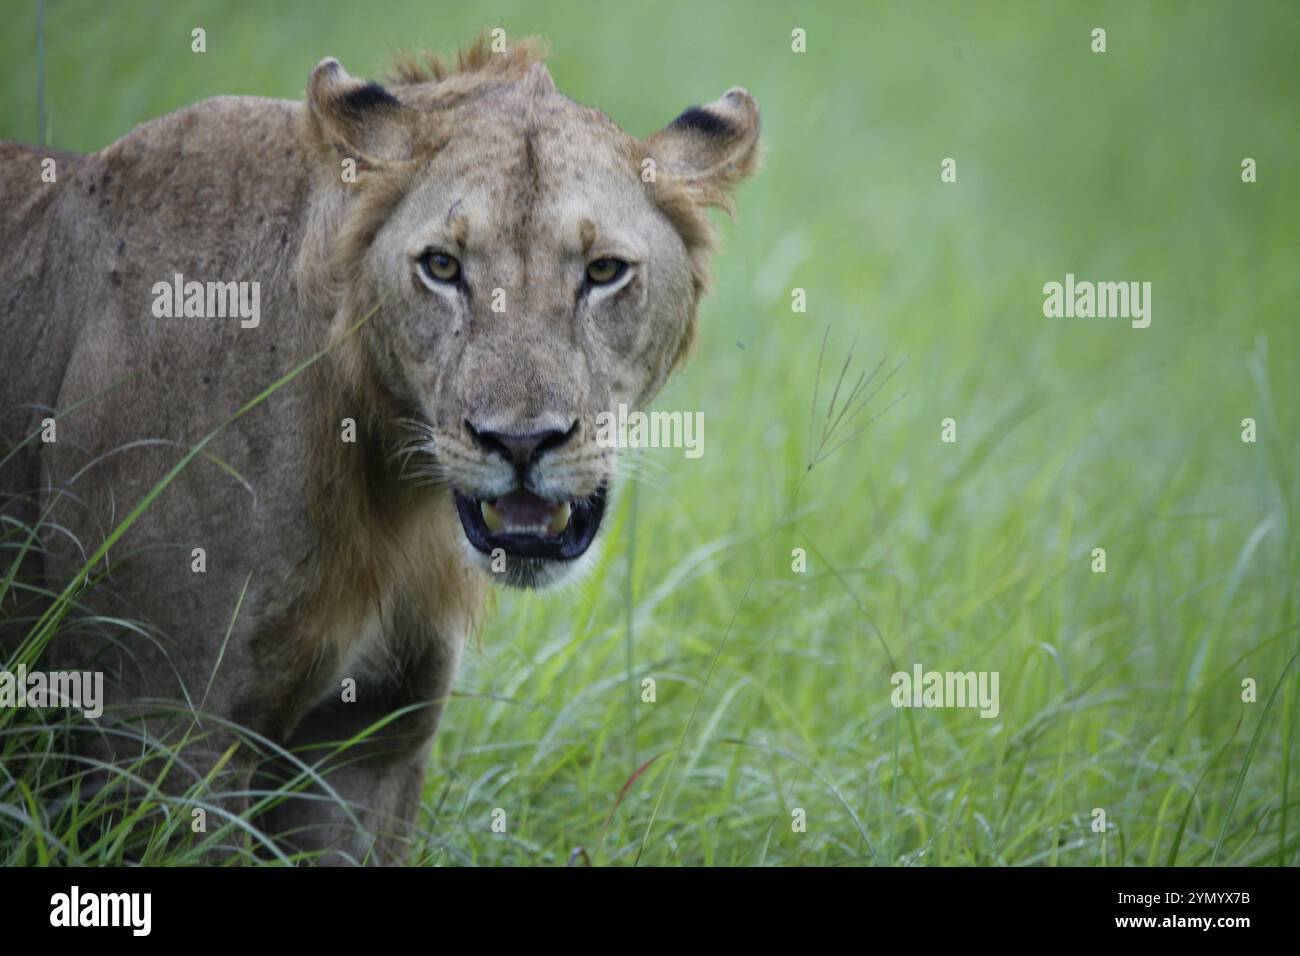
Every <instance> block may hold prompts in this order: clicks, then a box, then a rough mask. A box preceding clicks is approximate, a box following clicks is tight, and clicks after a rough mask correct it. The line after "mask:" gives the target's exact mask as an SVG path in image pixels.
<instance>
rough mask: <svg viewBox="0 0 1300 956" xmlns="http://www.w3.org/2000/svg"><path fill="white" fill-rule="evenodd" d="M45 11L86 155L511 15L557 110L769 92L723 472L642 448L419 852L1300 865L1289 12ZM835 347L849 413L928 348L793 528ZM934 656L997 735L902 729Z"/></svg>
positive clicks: (285, 7) (495, 635) (713, 365)
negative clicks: (965, 679) (590, 553)
mask: <svg viewBox="0 0 1300 956" xmlns="http://www.w3.org/2000/svg"><path fill="white" fill-rule="evenodd" d="M3 7H4V11H3V12H4V17H5V22H6V24H7V26H6V29H5V31H4V33H3V35H0V55H2V57H3V59H2V62H3V63H4V64H5V65H4V68H3V70H4V78H5V88H6V90H7V91H8V95H7V96H6V105H5V109H4V111H3V113H0V138H8V139H18V140H23V141H26V142H34V141H35V140H36V138H37V115H36V102H37V95H36V81H35V77H36V53H35V32H36V12H35V4H34V3H26V2H17V0H4V3H3ZM45 16H46V68H47V93H46V104H47V124H48V130H49V142H50V145H52V146H55V147H58V148H63V149H73V150H82V151H86V150H93V149H97V148H100V147H102V146H104V145H106V144H107V143H109V142H111V141H112V140H114V139H115V138H117V137H118V136H120V135H122V134H124V133H125V132H127V130H129V129H130V128H131V127H132V126H134V125H136V124H137V123H140V122H142V121H144V120H146V119H149V118H151V117H154V116H158V115H161V114H163V113H166V112H169V111H171V110H175V109H178V108H180V107H183V106H185V105H188V104H190V103H192V102H194V101H196V100H199V99H202V98H204V97H208V96H215V95H219V94H250V95H258V96H272V97H286V98H297V97H300V95H301V91H302V87H303V85H304V83H305V80H306V77H307V74H308V72H309V70H310V69H311V67H312V65H313V64H314V63H315V62H316V61H317V60H319V59H320V58H321V57H324V56H327V55H332V56H337V57H338V58H339V59H340V60H341V61H342V62H343V63H344V65H345V66H346V67H347V69H348V70H349V71H350V72H352V73H354V74H356V75H366V76H377V75H380V74H382V73H383V72H384V67H385V65H386V63H387V62H388V61H389V60H390V59H391V57H392V56H393V54H395V53H396V52H398V51H400V50H409V49H418V48H424V47H427V48H432V49H437V50H441V51H450V50H452V49H454V48H455V47H456V46H457V45H459V44H462V43H465V42H468V41H469V40H471V39H472V38H473V37H474V36H475V35H477V34H478V33H479V32H481V31H484V30H488V29H491V28H492V27H496V26H501V27H504V28H505V29H506V30H507V31H508V34H509V35H510V36H513V37H517V36H521V35H524V34H530V33H536V34H540V35H542V36H544V37H546V38H547V39H548V40H549V41H550V44H551V48H552V55H551V59H550V66H551V70H552V73H553V75H554V76H555V79H556V81H557V83H558V85H559V86H560V88H561V89H562V90H563V91H564V92H566V93H568V94H569V95H571V96H573V97H574V98H575V99H578V100H580V101H582V102H585V103H588V104H591V105H594V106H598V107H600V108H601V109H603V110H605V111H606V112H608V113H609V114H610V115H611V116H612V117H614V118H615V119H616V120H617V121H618V122H619V123H620V124H621V125H622V126H623V127H624V128H625V129H628V130H629V131H630V132H633V133H636V134H638V135H644V134H647V133H649V132H651V131H653V130H655V129H657V128H659V127H660V126H662V125H663V124H665V123H667V122H668V121H670V120H671V119H672V118H673V117H674V116H676V115H677V113H679V112H680V111H681V110H682V109H683V108H685V107H686V106H688V105H692V104H697V103H701V102H706V101H708V100H711V99H714V98H715V97H717V96H719V95H720V94H721V93H722V92H724V91H725V90H726V89H727V88H728V87H729V86H732V85H736V84H739V85H743V86H745V87H746V88H747V89H749V91H750V92H751V93H753V94H754V96H755V97H756V98H757V100H758V101H759V103H760V105H761V107H762V109H763V122H764V140H765V143H766V150H767V162H766V165H765V167H764V169H763V171H762V172H761V174H760V175H759V177H758V178H757V179H755V180H754V181H752V182H751V183H750V184H748V185H746V186H745V187H744V188H743V190H742V192H741V196H740V200H739V213H738V217H737V220H736V222H735V223H734V225H732V224H728V225H726V226H725V227H724V231H725V234H726V237H727V238H726V243H725V247H724V250H723V253H722V254H721V256H720V257H719V258H718V259H717V261H716V266H717V268H716V272H717V276H718V281H717V288H716V290H715V291H714V293H713V294H712V295H711V296H710V298H708V299H707V300H706V301H705V303H704V305H703V307H702V310H701V341H700V345H699V348H698V349H697V351H696V353H695V357H694V359H693V361H692V362H691V364H690V365H688V367H687V368H686V369H685V370H684V371H683V372H682V373H681V374H679V375H678V376H677V377H676V379H675V380H674V381H673V382H672V383H671V384H670V385H669V387H668V388H667V390H666V391H665V392H664V394H663V395H662V396H661V397H660V399H659V400H658V402H657V403H656V406H657V407H661V408H668V409H699V410H702V411H703V412H704V415H705V421H706V431H705V440H706V444H705V455H704V457H703V458H701V459H698V460H685V459H683V458H682V457H681V453H680V452H673V451H667V450H665V451H659V452H654V453H651V457H652V460H653V461H654V462H655V463H657V464H660V465H662V466H663V467H662V469H660V468H657V467H656V468H653V469H652V470H651V474H650V478H649V480H647V481H645V482H639V483H637V484H636V486H635V489H634V490H631V489H629V490H628V493H625V494H624V495H623V496H622V498H621V503H620V506H619V510H618V512H617V514H616V515H615V516H614V517H615V519H616V520H615V521H614V523H613V527H612V528H611V529H610V530H611V531H613V533H612V534H611V535H610V536H609V538H608V539H607V544H606V550H605V551H604V554H603V557H602V560H601V563H600V565H599V567H598V568H597V571H596V573H595V574H594V575H593V576H592V578H591V579H590V580H589V581H587V582H586V583H585V584H583V585H582V586H580V587H576V588H572V589H569V590H568V591H566V592H563V593H561V594H556V595H543V596H536V595H516V594H509V595H504V596H503V597H502V598H501V599H500V600H499V602H498V610H497V613H496V614H495V616H494V617H493V619H492V622H491V624H490V625H489V627H488V629H487V631H486V633H485V634H484V636H483V640H482V646H481V647H480V648H478V649H477V650H472V651H471V652H469V653H468V654H467V661H466V666H465V668H464V669H463V671H462V674H461V676H460V678H459V680H458V682H457V698H456V699H455V700H454V701H453V702H452V704H451V706H450V708H449V711H448V714H447V716H446V718H445V719H444V722H443V727H442V730H441V732H440V734H439V737H438V739H437V742H436V752H435V760H434V769H433V771H432V774H431V777H430V781H429V785H428V791H427V805H428V814H429V818H428V819H427V821H426V822H427V824H428V826H429V828H430V829H431V831H432V832H433V833H434V834H435V835H434V836H433V837H432V838H431V839H430V840H429V842H428V846H427V847H426V848H425V850H424V852H423V854H422V858H423V859H425V860H426V861H428V862H446V863H458V862H470V863H479V864H482V863H515V864H523V863H538V864H557V863H564V862H565V861H566V860H568V859H569V858H570V856H571V854H572V853H573V851H574V850H575V849H576V848H581V849H582V850H584V851H585V853H586V855H587V858H588V859H590V860H592V861H594V862H597V863H610V862H630V861H632V860H634V859H639V860H640V862H642V863H656V864H669V863H707V864H853V863H878V864H887V863H893V864H1053V863H1056V864H1085V865H1091V864H1109V865H1117V864H1132V863H1165V862H1170V861H1176V862H1179V863H1205V862H1211V861H1213V862H1217V863H1267V864H1291V865H1294V864H1295V863H1296V862H1297V861H1300V852H1298V849H1297V848H1298V847H1300V806H1298V805H1297V795H1298V794H1300V781H1297V779H1296V775H1297V774H1296V768H1295V763H1296V760H1297V757H1298V756H1300V746H1298V745H1297V733H1296V730H1297V720H1298V719H1300V665H1292V666H1291V667H1290V670H1289V671H1288V670H1287V667H1288V663H1289V662H1290V661H1291V660H1292V658H1293V657H1294V655H1295V654H1296V653H1297V649H1298V648H1300V634H1298V632H1297V625H1298V623H1300V621H1298V614H1297V596H1298V590H1300V589H1298V587H1297V581H1298V577H1297V567H1298V566H1300V529H1298V528H1297V505H1298V504H1300V494H1298V493H1297V487H1296V478H1297V472H1298V469H1300V456H1298V455H1297V452H1296V448H1297V444H1296V441H1295V439H1296V436H1297V434H1300V415H1298V414H1297V412H1298V409H1297V395H1298V393H1300V362H1298V361H1297V346H1298V345H1300V341H1298V335H1300V333H1298V331H1297V328H1298V326H1300V323H1298V322H1297V319H1298V318H1300V316H1298V315H1297V302H1298V301H1300V295H1298V293H1300V278H1298V272H1300V270H1298V268H1297V252H1298V251H1300V242H1298V241H1297V239H1298V237H1297V225H1296V213H1297V210H1300V190H1298V189H1297V182H1296V173H1297V162H1296V157H1297V156H1300V124H1297V119H1296V116H1297V114H1296V104H1297V102H1300V83H1298V81H1300V61H1298V60H1297V57H1296V50H1297V49H1300V7H1297V6H1296V5H1295V4H1294V3H1289V2H1278V3H1268V2H1253V3H1250V4H1233V3H1227V2H1205V3H1196V4H1192V3H1176V2H1147V3H1141V4H1135V3H1129V2H1116V3H1078V4H1069V5H1067V4H1055V3H1006V2H997V3H994V2H965V3H933V2H926V3H904V2H892V3H872V4H867V3H847V2H845V3H817V4H801V5H799V6H798V7H793V8H792V7H791V6H790V5H787V4H778V3H759V2H746V3H726V4H724V3H716V4H715V3H709V4H702V3H685V2H668V0H665V2H660V3H656V4H653V5H637V6H632V5H627V6H622V5H618V6H613V5H609V4H598V3H594V2H591V3H588V2H573V0H558V2H550V3H546V4H538V3H530V2H510V3H505V2H475V3H464V4H430V3H427V2H386V3H382V4H380V3H369V4H355V3H323V2H287V3H278V4H275V5H273V6H269V5H266V4H263V3H257V2H252V0H238V2H226V3H218V2H194V3H170V2H169V3H162V2H145V0H123V2H119V3H114V4H103V3H99V2H91V0H85V2H82V0H77V2H74V0H50V2H48V3H47V5H46V14H45ZM197 26H202V27H204V28H205V29H206V31H207V49H208V52H207V53H206V54H204V55H196V54H193V53H191V52H190V30H191V29H193V28H194V27H197ZM795 27H801V28H803V29H804V30H805V31H806V32H807V52H806V53H804V54H801V55H800V54H795V53H792V52H791V49H790V42H791V41H790V33H791V30H792V29H793V28H795ZM1094 27H1104V28H1105V29H1106V31H1107V46H1108V49H1107V52H1106V53H1104V54H1094V53H1092V52H1091V50H1090V31H1091V30H1092V29H1093V28H1094ZM1248 156H1249V157H1253V158H1254V159H1255V160H1256V161H1257V163H1258V170H1259V172H1258V176H1259V181H1258V183H1255V184H1252V185H1246V184H1243V183H1242V182H1241V179H1240V164H1241V161H1242V159H1243V158H1244V157H1248ZM945 157H952V158H955V159H956V161H957V174H958V178H957V182H956V183H954V184H942V183H941V182H940V179H939V164H940V161H941V160H942V159H943V158H945ZM1067 272H1073V273H1074V274H1075V275H1076V276H1077V277H1078V278H1079V279H1093V280H1136V281H1149V282H1151V283H1152V285H1153V289H1154V291H1153V302H1154V312H1153V321H1152V324H1151V327H1150V328H1148V329H1145V330H1135V329H1131V328H1129V326H1128V323H1127V322H1125V321H1120V320H1098V319H1094V320H1083V319H1079V320H1065V319H1060V320H1053V319H1047V318H1044V316H1043V314H1042V302H1043V294H1042V286H1043V284H1044V283H1046V282H1049V281H1063V279H1064V276H1065V274H1066V273H1067ZM795 287H799V288H803V289H805V290H806V292H807V297H808V310H807V312H806V313H805V314H797V313H793V312H792V311H791V308H790V301H791V290H792V289H793V288H795ZM828 329H829V339H828V342H829V344H828V346H827V366H828V367H827V368H826V369H824V370H823V393H822V403H823V409H824V403H825V399H826V397H827V394H826V390H825V381H826V379H828V378H829V379H830V380H831V381H833V378H834V374H835V373H836V372H838V365H839V363H840V362H842V361H843V358H844V356H845V355H846V354H847V352H848V350H849V348H850V345H851V344H853V345H854V353H853V354H854V356H855V358H854V365H855V367H866V368H870V367H872V366H874V365H875V363H876V362H878V361H880V360H881V359H884V360H886V363H887V364H886V368H890V367H893V365H894V364H895V363H896V362H897V361H899V360H901V359H903V358H906V363H905V364H904V366H903V368H902V370H901V371H900V372H899V373H898V374H897V375H896V376H895V377H894V378H893V379H891V380H890V382H889V384H888V385H887V386H886V388H885V389H884V390H883V391H882V392H881V394H880V396H879V397H878V398H877V399H876V400H875V403H874V404H873V408H874V409H875V410H880V409H883V408H884V407H885V406H886V405H887V404H888V403H889V402H891V401H893V400H895V399H900V396H901V399H900V400H899V401H898V403H897V404H896V405H894V406H893V407H892V408H890V409H889V411H888V412H886V413H885V414H884V415H882V417H881V418H880V419H879V420H877V421H876V422H875V423H874V424H873V425H872V426H871V427H870V428H869V429H868V430H867V431H866V432H864V433H863V434H862V436H861V437H860V438H859V439H858V440H857V441H856V442H854V443H853V444H852V445H850V446H849V447H846V448H845V449H843V450H842V451H841V452H839V453H838V454H837V455H836V456H835V457H833V458H832V459H830V460H829V461H826V462H825V463H823V464H821V465H819V466H818V467H817V468H816V469H814V470H813V472H812V473H811V474H810V475H809V476H808V478H807V481H806V483H805V484H804V486H803V487H802V489H801V492H800V495H799V497H798V500H797V501H796V502H794V509H795V513H794V515H793V516H791V507H792V492H793V490H794V488H795V486H796V484H797V483H798V481H799V479H800V477H801V476H802V475H803V473H804V472H805V470H806V465H807V461H808V454H809V449H808V423H809V417H810V411H811V401H812V393H813V384H814V377H815V375H816V372H817V366H818V354H819V348H820V346H821V342H822V339H823V334H825V333H826V332H827V330H828ZM854 343H855V344H854ZM947 417H951V418H954V419H955V420H956V422H957V434H958V441H957V443H956V444H944V443H941V442H940V440H939V439H940V421H941V419H944V418H947ZM1246 417H1252V418H1254V419H1255V420H1256V421H1257V422H1258V432H1259V440H1258V443H1257V444H1253V445H1252V444H1244V443H1243V442H1242V441H1241V438H1240V434H1241V420H1242V419H1243V418H1246ZM787 519H788V520H787ZM796 547H802V548H805V549H807V551H808V564H809V567H808V572H807V573H806V574H796V573H793V572H792V570H791V557H790V555H791V549H793V548H796ZM1096 547H1104V548H1105V549H1106V551H1107V565H1108V569H1107V572H1106V573H1105V574H1094V573H1092V572H1091V570H1090V563H1091V551H1092V549H1093V548H1096ZM733 621H734V623H733ZM724 637H725V643H724ZM891 658H892V661H893V663H891ZM715 662H716V667H714V664H715ZM917 662H919V663H922V664H923V665H924V666H925V667H926V668H927V669H932V670H959V671H967V670H976V671H982V670H983V671H989V670H991V671H998V672H1000V674H1001V713H1000V714H999V716H998V718H997V719H995V720H983V719H980V718H978V717H977V716H976V714H975V713H974V712H973V711H970V710H920V711H912V710H902V711H899V710H895V709H894V708H893V707H892V706H891V705H890V690H891V686H890V680H889V678H890V674H891V673H892V672H893V671H894V670H895V669H905V670H910V668H911V666H912V664H914V663H917ZM710 675H711V676H710ZM647 677H650V678H653V679H654V680H655V682H656V700H655V702H653V703H649V702H644V701H643V700H642V683H641V682H642V680H643V679H644V678H647ZM706 677H707V680H706ZM1247 677H1250V678H1253V679H1255V680H1256V681H1257V682H1258V685H1259V691H1258V694H1259V699H1258V702H1257V703H1254V704H1250V703H1243V702H1242V700H1241V681H1242V680H1243V678H1247ZM1275 691H1276V692H1277V695H1276V698H1275V699H1274V701H1273V704H1272V706H1271V708H1269V709H1268V710H1267V713H1266V706H1265V705H1266V702H1267V701H1268V700H1269V699H1270V696H1271V695H1273V694H1274V692H1275ZM1252 740H1255V741H1256V742H1255V745H1254V746H1253V747H1252ZM656 757H657V759H653V758H656ZM652 759H653V763H652V764H651V765H650V766H649V767H648V768H647V769H646V770H645V771H644V772H643V773H641V774H640V775H636V773H635V772H636V771H637V769H638V768H639V767H641V766H642V765H644V764H645V763H646V762H647V761H650V760H652ZM629 781H631V783H630V785H629ZM625 785H626V790H625V791H624V788H625ZM620 795H622V798H621V801H620ZM497 808H500V809H502V810H504V811H505V813H506V820H507V828H506V832H505V833H494V832H492V829H491V822H492V812H493V810H494V809H497ZM796 808H802V809H803V810H804V811H806V814H807V830H806V832H795V831H794V830H793V829H792V825H791V821H792V811H793V810H795V809H796ZM1094 808H1102V809H1104V810H1105V811H1106V822H1107V824H1108V829H1107V832H1106V833H1105V834H1104V836H1103V835H1101V834H1097V833H1095V832H1093V831H1092V829H1091V824H1092V822H1093V810H1094Z"/></svg>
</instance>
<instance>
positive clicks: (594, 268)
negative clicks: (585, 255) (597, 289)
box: [587, 259, 627, 285]
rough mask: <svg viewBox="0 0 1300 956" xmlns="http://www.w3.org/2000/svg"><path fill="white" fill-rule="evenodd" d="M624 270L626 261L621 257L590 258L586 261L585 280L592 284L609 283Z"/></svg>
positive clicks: (619, 276) (625, 269) (625, 270)
mask: <svg viewBox="0 0 1300 956" xmlns="http://www.w3.org/2000/svg"><path fill="white" fill-rule="evenodd" d="M625 272H627V263H626V262H624V261H623V260H622V259H592V260H591V262H589V263H587V281H588V282H590V283H591V284H592V285H609V284H610V283H611V282H614V281H616V280H618V279H621V278H622V277H623V273H625Z"/></svg>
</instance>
